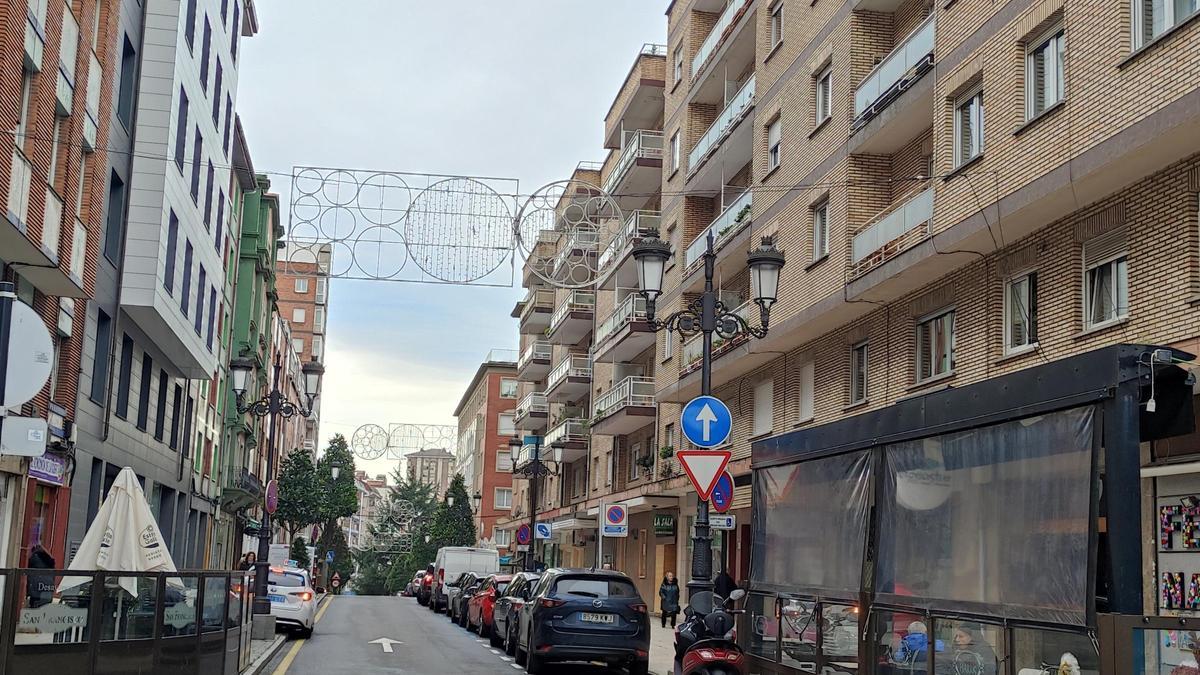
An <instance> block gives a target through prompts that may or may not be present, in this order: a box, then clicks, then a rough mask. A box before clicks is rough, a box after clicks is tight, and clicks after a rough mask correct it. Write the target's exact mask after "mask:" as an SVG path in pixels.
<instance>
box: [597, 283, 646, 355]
mask: <svg viewBox="0 0 1200 675" xmlns="http://www.w3.org/2000/svg"><path fill="white" fill-rule="evenodd" d="M654 341H655V333H654V329H653V328H652V327H651V326H650V324H649V322H647V321H646V299H645V298H643V297H642V296H641V295H639V294H638V293H636V292H630V293H629V295H627V296H625V299H624V300H622V301H621V302H620V304H618V305H617V307H616V309H614V310H613V313H612V314H610V315H609V316H608V318H606V319H605V320H604V321H603V322H601V323H600V325H599V326H597V327H596V339H595V343H594V344H595V347H594V348H593V350H594V354H595V357H596V359H598V360H604V361H620V362H624V361H631V360H633V358H634V357H635V356H637V355H638V354H641V353H642V352H644V351H646V350H647V349H649V348H651V347H653V346H654Z"/></svg>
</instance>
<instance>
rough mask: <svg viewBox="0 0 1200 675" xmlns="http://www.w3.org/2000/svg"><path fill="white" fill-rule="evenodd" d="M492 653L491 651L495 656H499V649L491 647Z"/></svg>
mask: <svg viewBox="0 0 1200 675" xmlns="http://www.w3.org/2000/svg"><path fill="white" fill-rule="evenodd" d="M492 653H493V654H495V655H496V656H500V650H499V649H493V650H492Z"/></svg>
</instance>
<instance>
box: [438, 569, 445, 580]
mask: <svg viewBox="0 0 1200 675" xmlns="http://www.w3.org/2000/svg"><path fill="white" fill-rule="evenodd" d="M445 580H446V570H445V568H443V569H440V570H438V582H439V583H441V582H443V581H445Z"/></svg>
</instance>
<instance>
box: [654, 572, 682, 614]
mask: <svg viewBox="0 0 1200 675" xmlns="http://www.w3.org/2000/svg"><path fill="white" fill-rule="evenodd" d="M658 597H659V599H660V600H662V603H661V607H662V626H663V628H666V627H667V617H668V616H669V617H671V628H674V627H675V617H676V616H678V615H679V581H677V580H676V579H675V573H674V572H667V576H665V577H663V580H662V584H661V585H659V587H658Z"/></svg>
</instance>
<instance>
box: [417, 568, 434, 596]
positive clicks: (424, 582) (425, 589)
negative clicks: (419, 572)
mask: <svg viewBox="0 0 1200 675" xmlns="http://www.w3.org/2000/svg"><path fill="white" fill-rule="evenodd" d="M432 596H433V563H429V566H428V567H426V568H425V576H423V577H421V585H420V586H418V587H417V602H418V603H419V604H421V605H426V606H427V605H429V599H430V598H431V597H432Z"/></svg>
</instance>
